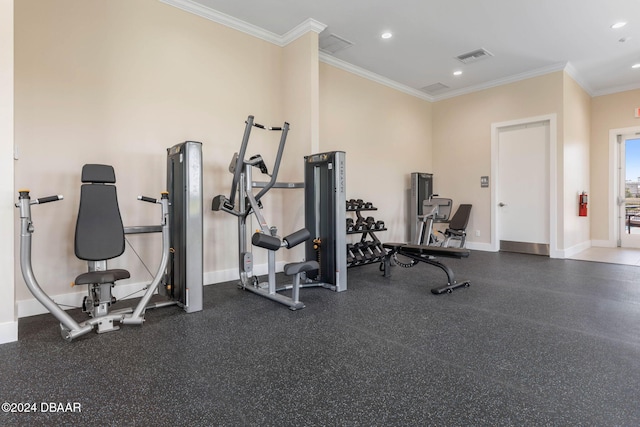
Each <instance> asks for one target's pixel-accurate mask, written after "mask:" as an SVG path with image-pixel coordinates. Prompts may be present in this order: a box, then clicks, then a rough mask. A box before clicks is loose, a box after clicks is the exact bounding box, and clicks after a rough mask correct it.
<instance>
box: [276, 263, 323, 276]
mask: <svg viewBox="0 0 640 427" xmlns="http://www.w3.org/2000/svg"><path fill="white" fill-rule="evenodd" d="M319 268H320V264H318V261H306V262H292V263H290V264H286V265H285V266H284V274H285V275H287V276H293V275H294V274H298V273H302V272H303V271H311V270H317V269H319Z"/></svg>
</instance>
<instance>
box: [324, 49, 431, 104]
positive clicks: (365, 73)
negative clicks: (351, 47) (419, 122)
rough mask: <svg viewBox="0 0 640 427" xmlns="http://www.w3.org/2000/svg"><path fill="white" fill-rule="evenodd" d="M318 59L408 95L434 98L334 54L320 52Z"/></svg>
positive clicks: (429, 99) (425, 98)
mask: <svg viewBox="0 0 640 427" xmlns="http://www.w3.org/2000/svg"><path fill="white" fill-rule="evenodd" d="M318 57H319V59H320V61H322V62H324V63H325V64H329V65H333V66H334V67H337V68H340V69H343V70H345V71H348V72H350V73H352V74H355V75H357V76H360V77H364V78H365V79H369V80H372V81H374V82H376V83H380V84H382V85H385V86H387V87H390V88H392V89H395V90H398V91H400V92H404V93H406V94H408V95H412V96H415V97H417V98H420V99H424V100H425V101H433V100H434V98H433V97H432V96H430V95H429V94H427V93H424V92H422V91H420V90H418V89H414V88H412V87H409V86H406V85H403V84H401V83H398V82H396V81H395V80H391V79H388V78H386V77H383V76H381V75H379V74H376V73H373V72H371V71H369V70H365V69H364V68H360V67H358V66H356V65H353V64H351V63H349V62H346V61H343V60H341V59H338V58H336V57H335V56H331V55H329V54H327V53H324V52H320V53H319V55H318Z"/></svg>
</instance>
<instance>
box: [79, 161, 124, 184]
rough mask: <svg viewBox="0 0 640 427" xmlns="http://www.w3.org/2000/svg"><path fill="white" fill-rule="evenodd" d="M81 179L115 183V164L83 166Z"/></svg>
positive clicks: (83, 180)
mask: <svg viewBox="0 0 640 427" xmlns="http://www.w3.org/2000/svg"><path fill="white" fill-rule="evenodd" d="M81 179H82V182H96V183H104V184H115V182H116V173H115V172H114V170H113V166H109V165H95V164H94V165H92V164H89V165H84V166H83V167H82V177H81Z"/></svg>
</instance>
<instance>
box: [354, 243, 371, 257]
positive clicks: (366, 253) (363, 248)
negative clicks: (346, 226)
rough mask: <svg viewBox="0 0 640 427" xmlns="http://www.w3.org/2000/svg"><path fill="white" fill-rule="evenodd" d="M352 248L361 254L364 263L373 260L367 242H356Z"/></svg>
mask: <svg viewBox="0 0 640 427" xmlns="http://www.w3.org/2000/svg"><path fill="white" fill-rule="evenodd" d="M353 248H354V249H355V250H357V251H360V252H361V253H362V256H363V257H364V261H365V262H369V261H371V259H372V258H373V252H371V251H370V250H369V242H358V243H355V244H354V245H353Z"/></svg>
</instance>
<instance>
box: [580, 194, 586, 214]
mask: <svg viewBox="0 0 640 427" xmlns="http://www.w3.org/2000/svg"><path fill="white" fill-rule="evenodd" d="M578 215H579V216H587V193H585V192H584V191H583V192H582V194H580V195H579V196H578Z"/></svg>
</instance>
